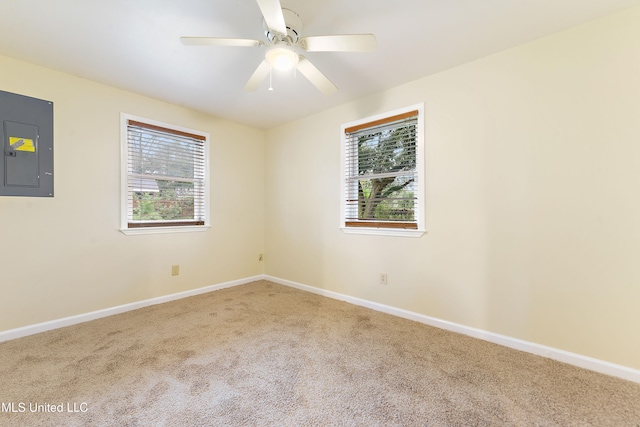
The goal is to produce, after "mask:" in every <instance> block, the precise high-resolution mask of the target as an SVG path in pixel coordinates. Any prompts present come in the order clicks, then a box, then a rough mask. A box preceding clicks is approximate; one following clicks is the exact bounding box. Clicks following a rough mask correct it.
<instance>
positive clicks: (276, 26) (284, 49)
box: [180, 0, 376, 95]
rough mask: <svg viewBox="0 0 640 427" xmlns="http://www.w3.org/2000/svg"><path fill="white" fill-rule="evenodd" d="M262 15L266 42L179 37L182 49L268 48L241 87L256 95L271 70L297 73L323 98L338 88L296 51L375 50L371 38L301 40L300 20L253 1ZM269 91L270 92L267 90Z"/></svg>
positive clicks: (276, 1) (269, 0) (276, 0)
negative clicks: (214, 47) (199, 46)
mask: <svg viewBox="0 0 640 427" xmlns="http://www.w3.org/2000/svg"><path fill="white" fill-rule="evenodd" d="M256 1H257V3H258V7H259V8H260V11H261V12H262V17H263V19H262V25H263V27H264V30H265V35H266V38H267V42H266V43H265V42H263V41H260V40H253V39H235V38H224V37H180V41H181V42H182V43H183V44H185V45H205V46H232V47H261V46H264V45H266V46H268V49H267V52H266V54H265V59H264V60H263V61H262V62H261V63H260V65H258V68H257V69H256V70H255V71H254V72H253V74H252V75H251V77H250V78H249V81H248V82H247V84H246V85H245V86H244V90H246V91H255V90H256V89H257V88H258V87H259V86H260V83H262V81H263V80H264V79H265V78H266V77H267V76H268V75H270V73H271V69H272V67H273V68H276V69H279V70H291V69H294V68H295V69H296V70H297V71H299V72H300V73H302V75H303V76H305V77H306V78H307V79H308V80H309V81H310V82H311V83H312V84H313V85H314V86H315V87H316V88H317V89H318V90H319V91H320V92H322V93H323V94H325V95H328V94H330V93H333V92H335V91H336V90H338V88H337V87H336V86H335V85H334V84H333V83H331V81H330V80H329V79H328V78H327V77H326V76H325V75H324V74H322V72H320V70H318V69H317V68H316V67H315V66H314V65H313V64H312V63H311V62H310V61H309V60H308V59H307V58H305V57H304V56H303V55H300V54H299V53H298V52H299V51H306V52H371V51H373V50H375V49H376V38H375V36H374V35H373V34H348V35H332V36H307V37H302V36H301V33H302V19H301V18H300V16H298V14H297V13H295V12H294V11H292V10H289V9H283V8H282V7H281V6H280V0H256ZM269 89H270V90H272V88H271V87H270V88H269Z"/></svg>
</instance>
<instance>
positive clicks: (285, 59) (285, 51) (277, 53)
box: [265, 47, 300, 71]
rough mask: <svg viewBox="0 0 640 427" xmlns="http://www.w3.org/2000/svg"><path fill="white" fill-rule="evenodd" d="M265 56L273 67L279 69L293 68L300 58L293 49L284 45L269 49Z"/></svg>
mask: <svg viewBox="0 0 640 427" xmlns="http://www.w3.org/2000/svg"><path fill="white" fill-rule="evenodd" d="M265 58H266V59H267V61H268V62H269V64H270V65H271V66H272V67H273V68H275V69H276V70H281V71H288V70H292V69H294V68H295V67H296V65H298V61H299V60H300V57H299V56H298V54H297V53H296V52H295V51H294V50H293V49H289V48H286V47H274V48H272V49H269V50H268V51H267V53H266V54H265Z"/></svg>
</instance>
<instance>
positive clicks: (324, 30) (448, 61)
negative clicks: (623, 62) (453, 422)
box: [0, 0, 640, 129]
mask: <svg viewBox="0 0 640 427" xmlns="http://www.w3.org/2000/svg"><path fill="white" fill-rule="evenodd" d="M281 4H282V7H286V8H289V9H292V10H294V11H296V12H297V13H298V14H299V15H300V16H301V18H302V20H303V23H304V28H303V35H307V36H309V35H326V34H352V33H374V34H375V35H376V37H377V40H378V49H377V51H376V52H373V53H327V52H313V53H311V52H310V53H307V54H306V56H307V58H309V59H310V60H311V61H312V62H313V63H314V64H315V65H316V66H317V67H318V68H319V69H320V70H321V71H322V72H323V73H324V74H325V75H326V76H327V77H328V78H329V79H330V80H331V81H333V83H334V84H335V85H336V86H338V88H339V90H338V92H336V93H334V94H332V95H329V96H324V95H322V94H320V93H319V92H318V91H317V90H316V89H315V87H313V86H312V85H311V83H309V82H308V81H307V80H306V79H305V78H304V77H303V76H302V75H297V76H295V78H294V76H293V73H288V74H286V73H285V74H276V73H275V72H274V76H273V87H274V89H275V90H274V91H273V92H269V91H268V90H267V88H268V79H267V81H265V82H264V84H263V85H262V86H261V87H260V88H259V89H258V90H257V91H256V92H244V91H243V86H244V84H245V83H246V81H247V80H248V78H249V77H250V76H251V74H252V73H253V71H254V69H255V68H256V67H257V66H258V64H259V63H260V62H261V61H262V59H263V57H264V51H265V48H264V47H260V48H246V47H245V48H240V47H237V48H236V47H213V46H184V45H182V44H181V43H180V40H179V37H180V36H183V35H188V36H216V37H239V38H252V39H259V40H264V33H263V29H262V17H261V15H260V10H259V8H258V6H257V4H256V2H255V0H108V1H90V0H0V55H5V56H10V57H13V58H17V59H21V60H24V61H28V62H31V63H34V64H38V65H42V66H45V67H49V68H53V69H57V70H60V71H63V72H66V73H70V74H73V75H77V76H81V77H84V78H87V79H91V80H95V81H98V82H102V83H105V84H108V85H111V86H116V87H119V88H122V89H126V90H129V91H133V92H137V93H141V94H144V95H148V96H151V97H154V98H158V99H161V100H165V101H168V102H172V103H174V104H178V105H184V106H187V107H190V108H193V109H196V110H199V111H203V112H206V113H210V114H212V115H215V116H219V117H224V118H227V119H231V120H234V121H237V122H240V123H244V124H247V125H250V126H254V127H257V128H262V129H267V128H270V127H273V126H275V125H279V124H282V123H286V122H289V121H291V120H295V119H297V118H301V117H304V116H307V115H310V114H313V113H316V112H319V111H321V110H324V109H326V108H329V107H332V106H336V105H339V104H342V103H345V102H348V101H350V100H353V99H357V98H359V97H362V96H364V95H367V94H372V93H375V92H379V91H381V90H384V89H387V88H390V87H393V86H397V85H399V84H402V83H406V82H409V81H412V80H415V79H417V78H420V77H423V76H426V75H429V74H433V73H436V72H438V71H441V70H444V69H447V68H450V67H453V66H456V65H458V64H462V63H464V62H468V61H471V60H473V59H476V58H480V57H483V56H486V55H489V54H491V53H494V52H498V51H501V50H504V49H507V48H509V47H512V46H516V45H518V44H521V43H524V42H527V41H530V40H534V39H536V38H539V37H542V36H545V35H548V34H551V33H554V32H557V31H560V30H563V29H566V28H569V27H572V26H575V25H578V24H581V23H583V22H586V21H588V20H591V19H594V18H597V17H600V16H603V15H607V14H610V13H613V12H616V11H618V10H621V9H623V8H627V7H631V6H635V5H639V4H640V0H393V1H391V0H377V1H374V0H281ZM1 77H2V71H1V70H0V82H1ZM0 89H2V88H1V87H0Z"/></svg>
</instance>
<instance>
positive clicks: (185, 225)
mask: <svg viewBox="0 0 640 427" xmlns="http://www.w3.org/2000/svg"><path fill="white" fill-rule="evenodd" d="M121 127H122V137H121V138H122V141H121V145H122V225H121V231H122V232H123V233H125V234H146V233H164V232H175V231H204V230H206V229H207V228H208V226H209V196H208V194H209V191H208V181H209V180H208V157H209V156H208V151H209V135H208V134H206V133H203V132H199V131H194V130H191V129H184V128H180V127H177V126H172V125H168V124H165V123H159V122H155V121H151V120H148V119H142V118H139V117H133V116H130V115H127V114H122V115H121Z"/></svg>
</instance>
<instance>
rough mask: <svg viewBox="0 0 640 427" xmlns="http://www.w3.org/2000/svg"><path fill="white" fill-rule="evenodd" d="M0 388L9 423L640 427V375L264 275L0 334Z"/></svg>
mask: <svg viewBox="0 0 640 427" xmlns="http://www.w3.org/2000/svg"><path fill="white" fill-rule="evenodd" d="M0 401H1V402H2V404H3V407H2V409H3V412H2V413H0V425H2V426H40V425H46V426H63V425H64V426H76V425H77V426H85V425H117V426H156V425H159V426H160V425H161V426H214V425H215V426H217V425H229V426H241V425H248V426H253V425H257V426H260V425H274V426H290V425H296V426H298V425H304V426H307V425H309V426H323V425H330V426H352V425H361V426H394V425H396V426H413V425H420V426H422V425H425V426H534V425H535V426H587V425H593V426H634V427H635V426H640V384H635V383H631V382H627V381H623V380H620V379H615V378H612V377H608V376H604V375H600V374H597V373H593V372H590V371H586V370H582V369H579V368H575V367H572V366H569V365H565V364H561V363H558V362H555V361H552V360H548V359H544V358H541V357H537V356H532V355H529V354H526V353H522V352H518V351H515V350H511V349H507V348H504V347H501V346H498V345H494V344H490V343H487V342H484V341H480V340H476V339H473V338H469V337H466V336H462V335H458V334H455V333H451V332H446V331H443V330H439V329H436V328H432V327H429V326H425V325H422V324H419V323H415V322H412V321H408V320H405V319H401V318H397V317H393V316H390V315H386V314H382V313H378V312H375V311H372V310H368V309H365V308H361V307H357V306H353V305H350V304H346V303H342V302H338V301H335V300H332V299H328V298H324V297H320V296H317V295H314V294H310V293H306V292H302V291H298V290H295V289H291V288H287V287H284V286H280V285H277V284H273V283H269V282H264V281H261V282H255V283H251V284H248V285H243V286H238V287H235V288H230V289H225V290H221V291H216V292H212V293H209V294H205V295H201V296H196V297H192V298H187V299H183V300H180V301H175V302H171V303H167V304H162V305H156V306H153V307H148V308H145V309H141V310H137V311H134V312H129V313H125V314H121V315H117V316H112V317H109V318H105V319H100V320H95V321H92V322H88V323H84V324H80V325H76V326H71V327H68V328H64V329H58V330H55V331H50V332H46V333H42V334H38V335H34V336H30V337H25V338H21V339H17V340H13V341H9V342H5V343H1V344H0ZM52 408H53V409H56V410H57V409H62V410H63V411H64V412H62V413H58V412H51V409H52ZM11 409H13V410H15V411H17V412H10V410H11ZM21 409H24V412H19V411H20V410H21ZM8 411H9V412H8ZM32 411H33V412H32ZM69 411H71V412H69ZM74 411H76V412H74Z"/></svg>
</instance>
